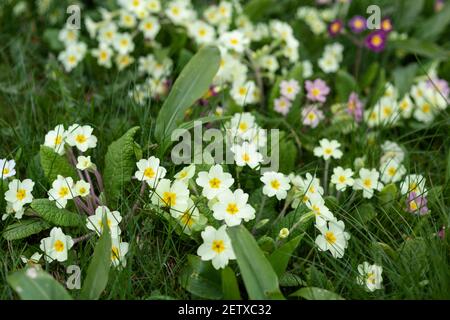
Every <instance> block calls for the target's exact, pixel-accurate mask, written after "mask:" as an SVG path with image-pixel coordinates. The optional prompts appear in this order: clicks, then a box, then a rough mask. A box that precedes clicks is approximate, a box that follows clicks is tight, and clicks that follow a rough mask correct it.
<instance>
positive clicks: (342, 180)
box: [338, 176, 347, 183]
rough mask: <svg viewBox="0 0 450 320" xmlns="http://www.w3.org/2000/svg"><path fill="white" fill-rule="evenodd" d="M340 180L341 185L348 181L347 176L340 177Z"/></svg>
mask: <svg viewBox="0 0 450 320" xmlns="http://www.w3.org/2000/svg"><path fill="white" fill-rule="evenodd" d="M338 180H339V182H340V183H344V182H345V180H347V179H346V178H345V176H340V177H339V179H338Z"/></svg>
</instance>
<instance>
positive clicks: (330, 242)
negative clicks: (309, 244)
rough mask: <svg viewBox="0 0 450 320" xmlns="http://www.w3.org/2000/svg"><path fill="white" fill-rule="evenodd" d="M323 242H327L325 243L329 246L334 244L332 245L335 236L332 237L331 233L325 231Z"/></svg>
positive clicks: (334, 241)
mask: <svg viewBox="0 0 450 320" xmlns="http://www.w3.org/2000/svg"><path fill="white" fill-rule="evenodd" d="M325 240H327V242H328V243H329V244H334V243H336V236H335V235H334V233H333V232H331V231H327V232H326V233H325Z"/></svg>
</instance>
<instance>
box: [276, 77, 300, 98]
mask: <svg viewBox="0 0 450 320" xmlns="http://www.w3.org/2000/svg"><path fill="white" fill-rule="evenodd" d="M280 91H281V95H282V96H283V97H285V98H287V99H289V100H291V101H292V100H294V99H295V96H296V95H297V94H298V93H299V92H300V85H299V84H298V81H297V80H295V79H291V80H283V81H281V83H280Z"/></svg>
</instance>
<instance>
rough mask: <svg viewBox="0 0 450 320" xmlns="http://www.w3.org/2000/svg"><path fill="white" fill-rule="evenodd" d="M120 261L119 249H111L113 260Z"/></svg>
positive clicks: (113, 247)
mask: <svg viewBox="0 0 450 320" xmlns="http://www.w3.org/2000/svg"><path fill="white" fill-rule="evenodd" d="M117 259H119V248H117V247H116V246H112V247H111V260H117Z"/></svg>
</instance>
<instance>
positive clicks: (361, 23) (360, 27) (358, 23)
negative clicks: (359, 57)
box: [348, 16, 367, 33]
mask: <svg viewBox="0 0 450 320" xmlns="http://www.w3.org/2000/svg"><path fill="white" fill-rule="evenodd" d="M348 26H349V27H350V29H351V30H352V31H353V32H354V33H361V32H363V31H364V30H366V28H367V20H366V19H365V18H364V17H363V16H354V17H353V18H352V19H351V20H350V21H349V22H348Z"/></svg>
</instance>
